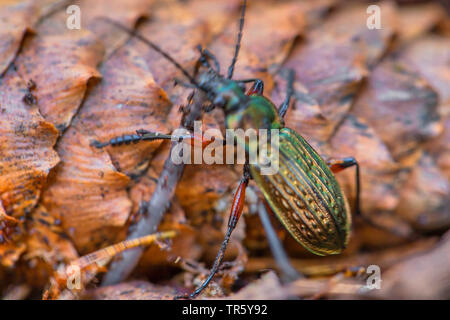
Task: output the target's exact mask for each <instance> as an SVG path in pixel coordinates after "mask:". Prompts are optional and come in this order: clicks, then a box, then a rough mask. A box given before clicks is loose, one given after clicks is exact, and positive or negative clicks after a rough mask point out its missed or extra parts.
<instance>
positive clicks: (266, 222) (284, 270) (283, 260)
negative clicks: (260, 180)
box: [258, 200, 303, 282]
mask: <svg viewBox="0 0 450 320" xmlns="http://www.w3.org/2000/svg"><path fill="white" fill-rule="evenodd" d="M267 211H272V209H271V208H270V206H269V205H268V203H267V202H266V201H265V200H263V201H260V203H259V206H258V214H259V219H260V220H261V223H262V225H263V227H264V231H265V232H266V236H267V240H268V241H269V246H270V251H272V255H273V257H274V258H275V261H276V263H277V265H278V268H279V270H280V271H281V274H282V280H283V281H286V282H290V281H294V280H296V279H298V278H301V277H303V276H302V275H301V274H300V273H299V272H298V271H297V270H296V269H295V268H294V267H293V266H292V264H291V263H290V262H289V258H288V256H287V254H286V251H285V250H284V249H283V246H282V244H281V242H280V239H279V238H278V237H277V234H276V232H275V230H274V229H273V226H272V224H271V223H270V218H269V215H268V214H267Z"/></svg>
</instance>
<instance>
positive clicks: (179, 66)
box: [98, 17, 205, 91]
mask: <svg viewBox="0 0 450 320" xmlns="http://www.w3.org/2000/svg"><path fill="white" fill-rule="evenodd" d="M98 19H100V20H103V21H105V22H107V23H109V24H112V25H113V26H115V27H117V28H119V29H121V30H122V31H124V32H126V33H128V34H129V35H131V36H133V37H135V38H136V39H138V40H140V41H142V42H143V43H145V44H146V45H148V46H149V47H151V48H152V49H153V50H155V51H156V52H159V53H160V54H161V55H162V56H163V57H164V58H166V59H167V60H168V61H169V62H171V63H172V64H173V65H174V66H175V67H176V68H177V69H179V70H180V71H181V72H183V74H184V75H185V76H186V78H188V79H189V81H190V82H191V83H192V84H193V85H194V86H195V87H196V88H198V89H200V90H202V91H205V89H203V88H202V87H201V86H200V85H199V84H198V83H197V81H195V79H194V78H193V77H192V76H191V75H190V74H189V72H187V71H186V69H184V68H183V67H182V66H181V65H180V64H179V63H178V62H177V61H176V60H175V59H174V58H172V57H171V56H170V55H169V54H168V53H167V52H166V51H164V50H163V49H161V48H160V47H159V46H158V45H156V44H155V43H153V42H152V41H150V40H148V39H147V38H145V37H143V36H141V35H140V34H139V33H137V32H136V31H134V30H131V29H129V28H127V27H125V26H124V25H122V24H120V23H119V22H117V21H114V20H112V19H110V18H108V17H99V18H98Z"/></svg>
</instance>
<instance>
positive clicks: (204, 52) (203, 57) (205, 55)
mask: <svg viewBox="0 0 450 320" xmlns="http://www.w3.org/2000/svg"><path fill="white" fill-rule="evenodd" d="M197 50H198V51H200V58H198V60H197V63H196V67H195V68H196V71H198V68H199V66H200V64H203V65H204V66H205V67H208V68H211V65H210V64H209V61H208V59H211V60H212V61H213V62H214V65H215V67H216V68H215V69H216V70H215V71H216V73H217V74H220V64H219V61H218V60H217V58H216V56H215V55H214V54H213V53H212V52H211V51H209V50H208V49H206V48H205V49H203V48H202V46H201V45H198V46H197Z"/></svg>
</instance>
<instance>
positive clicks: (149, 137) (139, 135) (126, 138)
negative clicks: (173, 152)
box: [91, 129, 172, 149]
mask: <svg viewBox="0 0 450 320" xmlns="http://www.w3.org/2000/svg"><path fill="white" fill-rule="evenodd" d="M171 139H172V135H170V134H163V133H159V132H151V131H147V130H144V129H139V130H136V133H135V134H124V135H121V136H118V137H114V138H112V139H110V140H109V141H106V142H100V141H97V140H93V141H92V142H91V146H93V147H96V148H98V149H101V148H104V147H106V146H113V147H115V146H120V145H123V144H130V143H138V142H140V141H154V140H171Z"/></svg>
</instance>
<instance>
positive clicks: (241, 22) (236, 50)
mask: <svg viewBox="0 0 450 320" xmlns="http://www.w3.org/2000/svg"><path fill="white" fill-rule="evenodd" d="M246 7H247V0H244V3H243V4H242V10H241V18H240V19H239V32H238V37H237V41H236V46H235V48H234V56H233V60H231V64H230V67H229V68H228V76H227V78H228V79H231V77H233V72H234V65H235V64H236V61H237V57H238V55H239V49H240V48H241V39H242V30H243V29H244V19H245V9H246Z"/></svg>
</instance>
